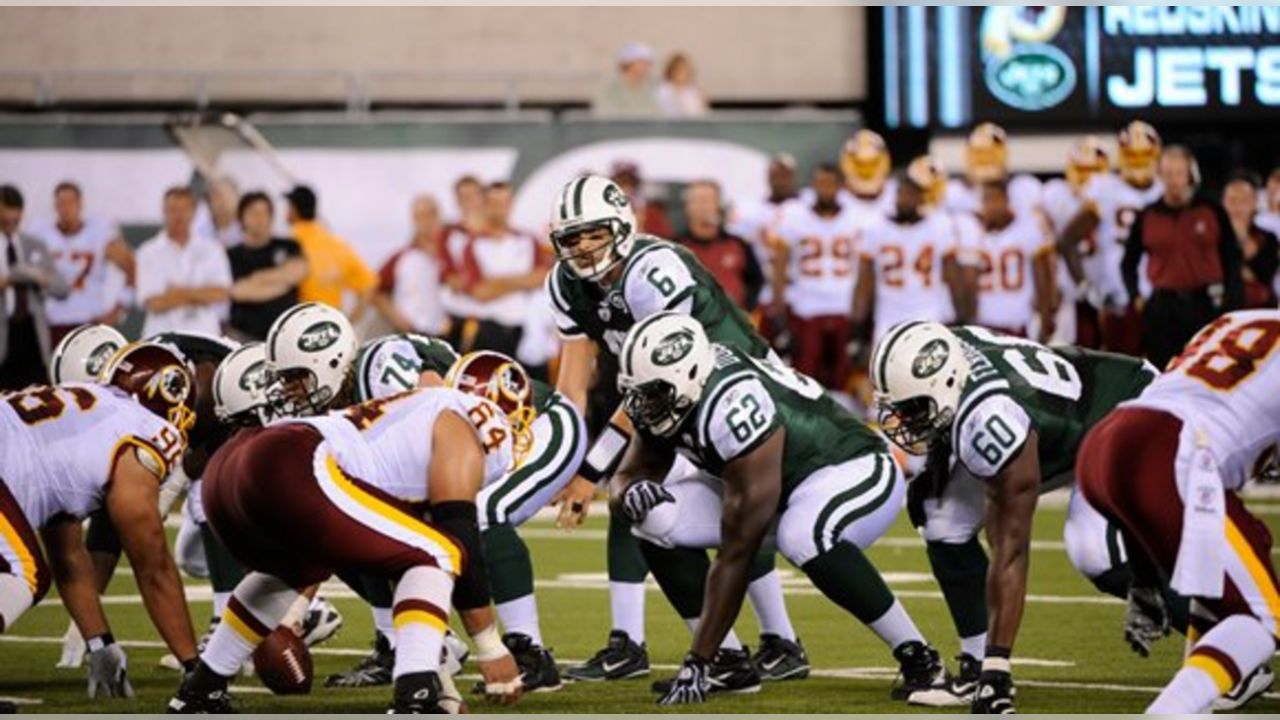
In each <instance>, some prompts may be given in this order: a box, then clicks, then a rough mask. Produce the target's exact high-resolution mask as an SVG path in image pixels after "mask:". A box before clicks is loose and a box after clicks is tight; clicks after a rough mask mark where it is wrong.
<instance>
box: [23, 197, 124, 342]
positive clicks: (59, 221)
mask: <svg viewBox="0 0 1280 720" xmlns="http://www.w3.org/2000/svg"><path fill="white" fill-rule="evenodd" d="M53 209H54V215H55V217H54V220H53V221H52V222H49V223H47V224H45V225H43V226H42V227H41V228H40V229H38V230H37V231H36V233H35V234H36V235H38V236H39V237H40V238H41V239H42V240H44V244H45V246H46V247H48V248H49V252H50V253H51V254H52V255H53V260H54V264H55V265H56V266H57V268H58V272H59V273H61V274H62V276H63V277H64V278H66V280H67V282H69V283H70V284H71V292H70V294H69V295H67V296H66V298H64V299H55V298H47V299H46V300H45V311H46V312H47V313H48V320H49V333H50V339H51V340H52V342H53V344H54V345H57V344H58V342H59V341H60V340H62V337H63V336H64V335H66V334H67V333H69V332H71V331H72V330H74V329H75V328H76V327H78V326H80V325H83V324H85V323H91V322H100V323H106V324H107V325H114V324H116V323H118V322H120V320H122V319H123V318H124V311H123V310H122V308H121V295H122V294H123V292H124V289H125V286H126V285H132V284H133V274H134V257H133V250H131V249H130V248H129V245H128V244H127V243H125V241H124V238H123V235H122V234H121V233H120V228H119V226H117V225H116V224H115V223H114V222H111V221H110V220H107V219H106V218H101V217H87V216H85V214H84V197H83V195H82V193H81V191H80V186H79V185H76V184H75V183H73V182H69V181H63V182H60V183H58V185H57V187H55V188H54V190H53Z"/></svg>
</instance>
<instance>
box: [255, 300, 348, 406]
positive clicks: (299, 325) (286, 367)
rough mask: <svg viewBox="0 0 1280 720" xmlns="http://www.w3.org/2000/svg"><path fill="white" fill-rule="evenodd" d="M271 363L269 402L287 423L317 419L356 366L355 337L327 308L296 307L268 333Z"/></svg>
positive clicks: (338, 315) (319, 305)
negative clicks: (292, 419) (289, 419)
mask: <svg viewBox="0 0 1280 720" xmlns="http://www.w3.org/2000/svg"><path fill="white" fill-rule="evenodd" d="M266 345H267V363H268V364H269V365H270V367H271V371H272V372H273V373H274V374H275V377H274V378H273V382H272V385H271V387H270V388H269V389H268V390H267V397H268V399H270V401H271V404H272V406H273V407H272V410H273V411H274V412H276V413H279V414H281V415H286V416H289V417H295V416H306V415H318V414H320V413H323V412H325V411H326V410H327V409H328V408H329V406H330V404H332V403H333V401H334V399H335V398H337V397H338V395H339V393H340V392H341V391H342V389H343V387H344V386H345V385H346V383H347V380H348V378H349V377H350V376H351V368H352V366H353V365H354V364H355V361H356V351H357V341H356V331H355V329H354V328H352V327H351V321H350V320H347V316H346V315H343V314H342V312H341V311H339V310H337V309H335V308H332V307H330V306H328V305H325V304H323V303H303V304H301V305H294V306H293V307H292V308H289V309H288V310H286V311H285V312H284V314H282V315H281V316H280V317H278V318H276V321H275V322H274V323H272V325H271V329H270V330H268V331H267V341H266Z"/></svg>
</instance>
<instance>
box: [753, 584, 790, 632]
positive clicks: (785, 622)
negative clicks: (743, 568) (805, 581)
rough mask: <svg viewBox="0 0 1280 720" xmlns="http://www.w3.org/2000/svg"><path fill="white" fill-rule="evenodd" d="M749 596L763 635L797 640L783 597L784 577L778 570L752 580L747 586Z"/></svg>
mask: <svg viewBox="0 0 1280 720" xmlns="http://www.w3.org/2000/svg"><path fill="white" fill-rule="evenodd" d="M747 597H748V598H750V599H751V609H752V610H754V611H755V613H756V622H757V623H758V624H759V625H760V634H761V635H764V634H766V633H769V634H773V635H777V636H778V637H780V638H782V639H783V640H791V641H793V642H794V641H795V639H796V631H795V630H794V629H793V628H792V627H791V617H790V616H789V615H787V603H786V601H785V600H784V599H783V598H782V578H780V577H779V576H778V571H776V570H770V571H769V572H768V573H767V574H765V575H764V576H762V577H760V578H758V579H756V580H753V581H751V584H750V585H748V586H747Z"/></svg>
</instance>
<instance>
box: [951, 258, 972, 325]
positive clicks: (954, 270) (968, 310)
mask: <svg viewBox="0 0 1280 720" xmlns="http://www.w3.org/2000/svg"><path fill="white" fill-rule="evenodd" d="M978 274H979V273H978V268H977V267H976V266H974V265H962V264H960V261H959V260H957V259H956V256H955V253H949V254H948V255H947V256H946V257H945V258H943V260H942V277H943V278H944V279H945V280H946V282H947V287H948V288H949V289H950V290H951V305H952V307H954V308H955V310H956V322H957V323H960V324H962V325H963V324H967V323H969V322H972V321H973V318H974V316H975V315H977V313H978Z"/></svg>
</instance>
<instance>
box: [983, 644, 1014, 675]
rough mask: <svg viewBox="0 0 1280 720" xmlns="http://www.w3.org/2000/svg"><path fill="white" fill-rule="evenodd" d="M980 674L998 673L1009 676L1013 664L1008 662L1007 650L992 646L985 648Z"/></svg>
mask: <svg viewBox="0 0 1280 720" xmlns="http://www.w3.org/2000/svg"><path fill="white" fill-rule="evenodd" d="M982 672H1000V673H1005V674H1006V675H1007V674H1010V673H1012V672H1013V664H1012V663H1010V662H1009V648H1006V647H999V646H994V645H988V646H987V653H986V657H985V658H983V660H982Z"/></svg>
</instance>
